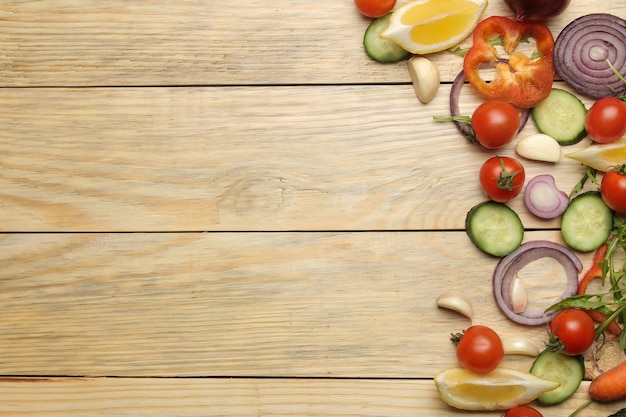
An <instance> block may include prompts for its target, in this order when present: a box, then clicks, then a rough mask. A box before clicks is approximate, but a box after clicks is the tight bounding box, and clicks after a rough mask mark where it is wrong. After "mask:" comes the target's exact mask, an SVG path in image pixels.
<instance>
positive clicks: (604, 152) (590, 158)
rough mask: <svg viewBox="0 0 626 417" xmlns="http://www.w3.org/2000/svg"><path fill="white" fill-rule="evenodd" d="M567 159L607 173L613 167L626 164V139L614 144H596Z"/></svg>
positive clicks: (568, 155) (570, 154)
mask: <svg viewBox="0 0 626 417" xmlns="http://www.w3.org/2000/svg"><path fill="white" fill-rule="evenodd" d="M565 157H566V158H570V159H574V160H576V161H579V162H582V163H583V164H585V165H587V166H588V167H591V168H593V169H597V170H598V171H602V172H606V171H607V170H608V169H609V168H611V167H614V166H616V165H621V164H626V138H622V139H620V140H618V141H617V142H613V143H605V144H598V143H594V144H593V145H590V146H587V147H586V148H584V149H581V150H580V151H577V152H572V153H568V154H566V155H565Z"/></svg>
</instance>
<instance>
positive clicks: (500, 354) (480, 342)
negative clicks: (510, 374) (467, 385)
mask: <svg viewBox="0 0 626 417" xmlns="http://www.w3.org/2000/svg"><path fill="white" fill-rule="evenodd" d="M452 342H454V343H456V345H457V346H456V357H457V359H458V360H459V363H460V364H461V366H462V367H463V368H465V369H467V370H468V371H472V372H475V373H479V374H484V373H487V372H491V371H493V370H494V369H496V368H497V367H498V365H499V364H500V362H501V361H502V358H504V345H503V344H502V339H500V336H498V334H497V333H496V332H495V331H494V330H493V329H491V328H490V327H487V326H483V325H474V326H470V327H469V328H467V329H466V330H465V331H464V332H463V333H462V334H456V335H453V336H452Z"/></svg>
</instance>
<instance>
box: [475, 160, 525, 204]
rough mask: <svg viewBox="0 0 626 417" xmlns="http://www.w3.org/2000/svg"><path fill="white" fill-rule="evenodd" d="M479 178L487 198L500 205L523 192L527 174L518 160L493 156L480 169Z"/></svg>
mask: <svg viewBox="0 0 626 417" xmlns="http://www.w3.org/2000/svg"><path fill="white" fill-rule="evenodd" d="M478 177H479V180H480V186H481V187H482V189H483V192H484V193H485V194H486V195H487V197H489V198H490V199H491V200H493V201H497V202H498V203H506V202H507V201H510V200H512V199H514V198H515V197H517V196H518V195H519V193H520V192H521V191H522V187H523V185H524V181H525V180H526V172H525V171H524V167H523V166H522V164H521V163H520V162H519V161H518V160H517V159H514V158H509V157H508V156H493V157H491V158H489V159H487V160H486V161H485V162H484V163H483V165H482V166H481V167H480V172H479V174H478Z"/></svg>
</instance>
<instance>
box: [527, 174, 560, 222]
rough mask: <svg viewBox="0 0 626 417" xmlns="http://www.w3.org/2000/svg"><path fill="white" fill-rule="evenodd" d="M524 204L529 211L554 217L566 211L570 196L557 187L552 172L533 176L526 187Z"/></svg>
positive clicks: (550, 217)
mask: <svg viewBox="0 0 626 417" xmlns="http://www.w3.org/2000/svg"><path fill="white" fill-rule="evenodd" d="M524 204H525V205H526V208H528V211H530V212H531V213H532V214H534V215H535V216H537V217H539V218H542V219H554V218H556V217H558V216H560V215H561V214H563V212H564V211H565V209H566V208H567V206H568V205H569V197H568V195H567V194H566V193H565V192H564V191H561V190H559V189H558V188H557V187H556V181H555V180H554V177H553V176H552V175H550V174H542V175H537V176H535V177H533V178H532V179H531V180H530V181H528V183H527V184H526V188H525V189H524Z"/></svg>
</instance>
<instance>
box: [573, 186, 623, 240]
mask: <svg viewBox="0 0 626 417" xmlns="http://www.w3.org/2000/svg"><path fill="white" fill-rule="evenodd" d="M611 230H613V211H612V210H611V209H610V208H609V206H607V205H606V203H605V202H604V200H602V195H601V194H600V193H599V192H598V191H587V192H585V193H583V194H580V195H578V196H576V197H574V199H572V201H570V203H569V205H568V206H567V208H566V209H565V212H564V213H563V215H562V217H561V235H562V236H563V240H564V241H565V243H566V244H567V246H569V247H570V248H572V249H574V250H577V251H580V252H591V251H592V250H596V249H598V248H599V247H600V246H601V245H602V244H603V243H604V242H606V240H607V239H608V238H609V235H610V234H611Z"/></svg>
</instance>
